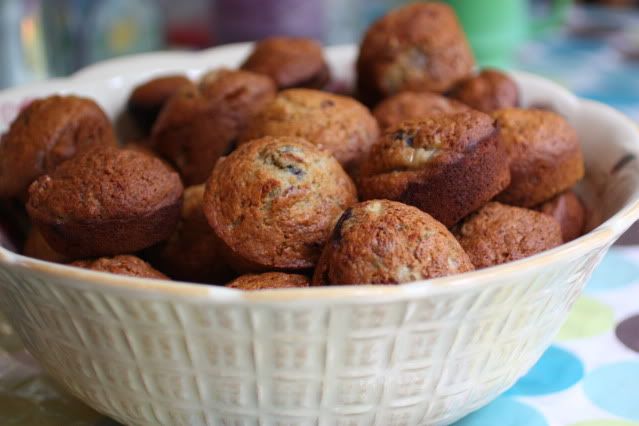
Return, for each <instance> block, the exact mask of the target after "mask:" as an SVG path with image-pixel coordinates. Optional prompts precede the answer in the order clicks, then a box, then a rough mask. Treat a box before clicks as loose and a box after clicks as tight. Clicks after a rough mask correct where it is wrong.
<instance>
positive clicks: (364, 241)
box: [312, 200, 473, 285]
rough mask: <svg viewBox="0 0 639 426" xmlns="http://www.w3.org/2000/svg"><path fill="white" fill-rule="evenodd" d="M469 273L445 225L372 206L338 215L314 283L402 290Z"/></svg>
mask: <svg viewBox="0 0 639 426" xmlns="http://www.w3.org/2000/svg"><path fill="white" fill-rule="evenodd" d="M472 270H473V265H472V264H471V262H470V259H469V258H468V256H467V255H466V253H464V250H462V248H461V247H460V245H459V243H458V242H457V241H456V240H455V238H454V237H453V236H452V234H451V233H450V232H449V231H448V229H446V227H445V226H444V225H442V224H441V223H439V222H438V221H436V220H435V219H433V218H432V217H431V216H429V215H428V214H426V213H424V212H422V211H420V210H418V209H416V208H415V207H411V206H407V205H405V204H402V203H398V202H395V201H388V200H371V201H366V202H363V203H359V204H356V205H354V206H352V207H351V208H348V209H347V210H346V211H345V212H344V213H343V214H342V216H341V217H340V219H339V221H338V222H337V224H336V225H335V229H334V230H333V234H332V236H331V239H330V241H329V242H328V243H327V244H326V246H325V247H324V251H323V252H322V256H321V257H320V260H319V262H318V264H317V268H316V269H315V274H314V276H313V280H312V283H313V285H331V284H332V285H335V284H400V283H405V282H410V281H417V280H424V279H428V278H436V277H442V276H445V275H452V274H458V273H462V272H467V271H472Z"/></svg>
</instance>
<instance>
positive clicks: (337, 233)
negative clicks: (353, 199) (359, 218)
mask: <svg viewBox="0 0 639 426" xmlns="http://www.w3.org/2000/svg"><path fill="white" fill-rule="evenodd" d="M351 216H353V209H351V208H350V207H349V208H347V209H346V210H344V213H342V215H341V216H340V218H339V220H338V221H337V223H336V224H335V229H333V238H332V239H333V241H334V242H335V243H339V242H340V241H341V240H342V228H343V227H344V223H345V222H346V221H347V220H348V219H350V218H351Z"/></svg>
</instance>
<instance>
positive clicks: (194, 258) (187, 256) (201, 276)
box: [151, 185, 234, 284]
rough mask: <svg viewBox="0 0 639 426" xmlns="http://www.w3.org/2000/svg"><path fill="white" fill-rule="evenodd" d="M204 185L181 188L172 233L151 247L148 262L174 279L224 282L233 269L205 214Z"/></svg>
mask: <svg viewBox="0 0 639 426" xmlns="http://www.w3.org/2000/svg"><path fill="white" fill-rule="evenodd" d="M203 197H204V185H197V186H191V187H188V188H186V189H185V190H184V204H183V205H182V215H181V218H180V221H179V222H178V225H177V227H176V228H175V232H173V235H171V237H170V238H169V239H168V240H166V241H165V242H164V243H162V244H161V245H160V247H158V248H157V250H153V251H154V253H152V254H151V258H152V260H151V262H152V263H153V265H155V267H156V268H157V269H159V270H161V271H162V272H164V273H165V274H167V275H168V276H170V277H171V278H173V279H176V280H183V281H190V282H197V283H209V284H223V283H225V282H227V281H228V280H229V279H231V278H232V277H233V275H234V274H233V272H232V270H231V269H230V267H229V266H228V265H227V264H226V262H225V261H224V259H223V258H222V256H221V254H220V248H219V243H218V241H217V239H216V238H215V234H214V233H213V229H211V227H210V226H209V223H208V222H207V220H206V217H205V216H204V210H203V209H202V201H203Z"/></svg>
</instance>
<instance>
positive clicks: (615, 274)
mask: <svg viewBox="0 0 639 426" xmlns="http://www.w3.org/2000/svg"><path fill="white" fill-rule="evenodd" d="M638 278H639V267H638V266H637V265H636V264H634V263H633V262H632V261H631V260H629V259H626V257H624V256H623V255H622V254H620V253H617V252H615V251H610V252H608V254H607V255H606V256H605V257H604V258H603V260H602V262H601V264H599V266H598V267H597V269H595V271H594V272H593V274H592V277H591V278H590V281H589V282H588V286H587V287H586V291H589V292H590V291H592V292H596V291H603V290H611V289H614V288H617V287H623V286H625V285H628V284H632V283H633V282H638V281H639V279H638Z"/></svg>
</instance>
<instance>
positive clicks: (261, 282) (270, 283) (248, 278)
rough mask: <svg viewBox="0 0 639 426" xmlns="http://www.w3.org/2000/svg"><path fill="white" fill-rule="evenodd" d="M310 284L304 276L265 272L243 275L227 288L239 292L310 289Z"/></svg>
mask: <svg viewBox="0 0 639 426" xmlns="http://www.w3.org/2000/svg"><path fill="white" fill-rule="evenodd" d="M309 284H310V283H309V281H308V278H306V277H305V276H304V275H298V274H285V273H283V272H265V273H263V274H251V275H242V276H240V277H238V278H236V279H234V280H233V281H231V282H230V283H228V284H227V285H226V286H227V287H230V288H237V289H239V290H267V289H273V288H296V287H308V286H309Z"/></svg>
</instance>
